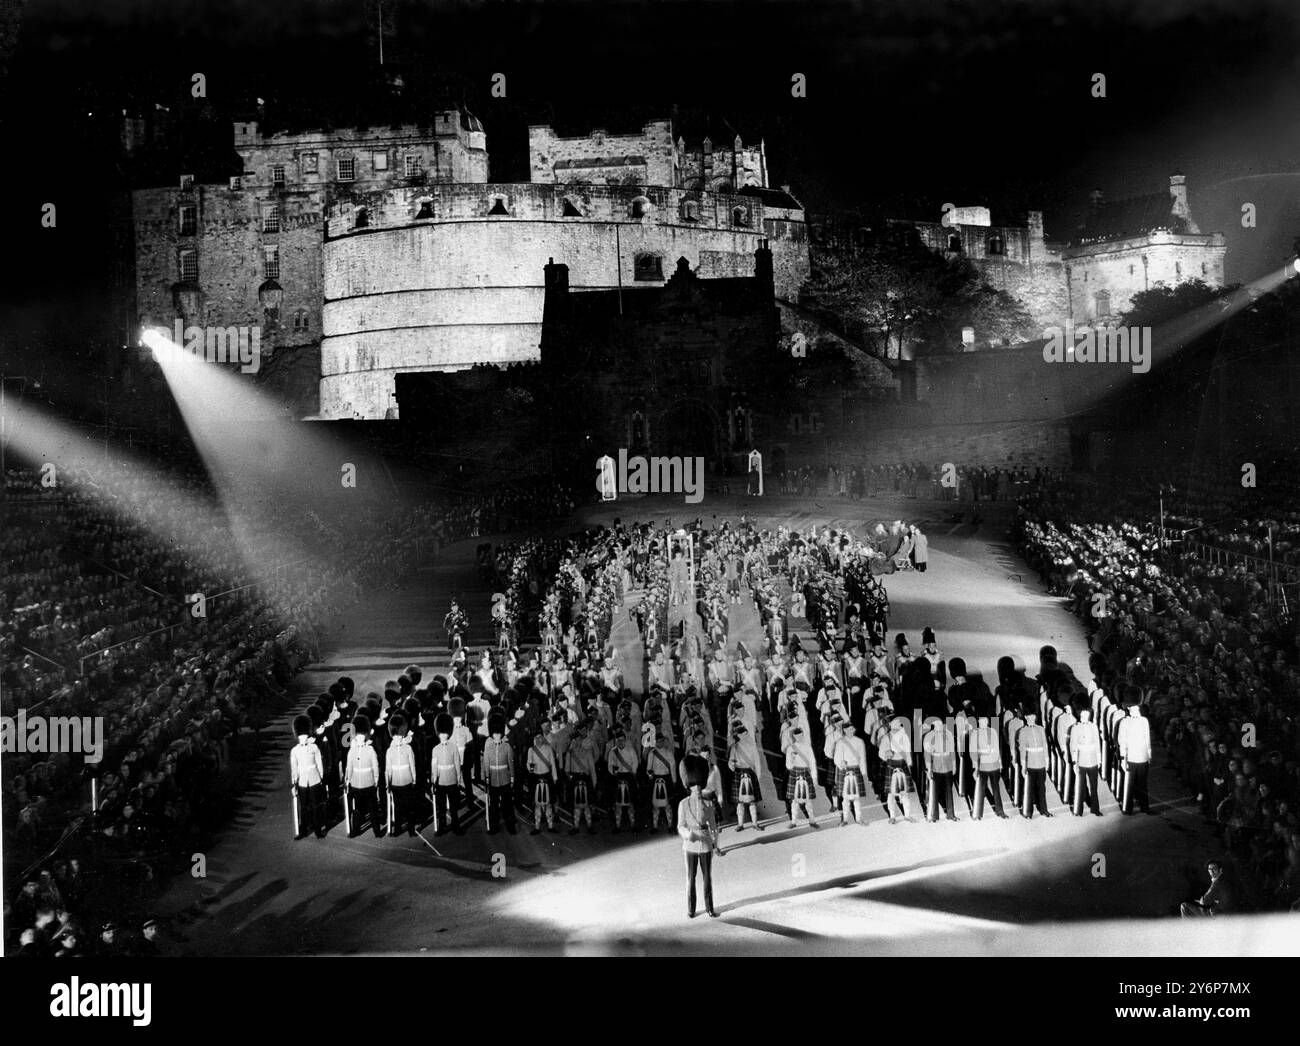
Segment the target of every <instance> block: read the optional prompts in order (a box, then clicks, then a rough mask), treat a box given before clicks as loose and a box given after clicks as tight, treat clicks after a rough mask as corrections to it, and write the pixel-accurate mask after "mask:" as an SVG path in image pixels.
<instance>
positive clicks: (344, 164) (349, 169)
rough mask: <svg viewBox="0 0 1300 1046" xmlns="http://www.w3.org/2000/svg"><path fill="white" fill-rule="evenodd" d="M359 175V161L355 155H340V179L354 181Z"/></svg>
mask: <svg viewBox="0 0 1300 1046" xmlns="http://www.w3.org/2000/svg"><path fill="white" fill-rule="evenodd" d="M356 176H357V161H356V157H354V156H340V157H339V181H341V182H350V181H354V180H355V179H356Z"/></svg>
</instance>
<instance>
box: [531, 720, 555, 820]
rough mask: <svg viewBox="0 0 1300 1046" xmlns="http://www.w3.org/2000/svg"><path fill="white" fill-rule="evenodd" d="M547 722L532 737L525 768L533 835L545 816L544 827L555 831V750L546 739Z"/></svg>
mask: <svg viewBox="0 0 1300 1046" xmlns="http://www.w3.org/2000/svg"><path fill="white" fill-rule="evenodd" d="M547 727H548V724H547V723H545V722H543V723H542V731H541V733H539V734H538V735H537V736H536V737H534V738H533V743H532V746H531V747H530V748H529V749H528V761H527V770H528V775H529V779H530V780H531V782H532V786H533V831H532V834H533V835H539V834H540V833H541V831H542V817H543V815H544V816H545V817H546V827H547V828H548V829H550V830H551V831H552V832H553V831H555V787H556V781H555V750H554V749H553V748H552V747H551V743H550V741H549V740H548V739H547V734H548V729H547Z"/></svg>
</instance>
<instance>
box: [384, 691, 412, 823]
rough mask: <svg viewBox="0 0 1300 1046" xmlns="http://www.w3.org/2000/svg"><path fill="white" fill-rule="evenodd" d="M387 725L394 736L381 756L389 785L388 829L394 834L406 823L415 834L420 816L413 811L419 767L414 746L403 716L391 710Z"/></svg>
mask: <svg viewBox="0 0 1300 1046" xmlns="http://www.w3.org/2000/svg"><path fill="white" fill-rule="evenodd" d="M388 729H389V730H390V731H391V733H392V738H393V740H392V743H391V744H389V746H388V757H387V758H386V759H385V760H384V782H385V784H387V786H388V809H389V812H390V814H391V817H390V818H389V824H388V831H389V833H390V834H391V835H394V836H396V835H397V834H398V833H399V832H401V830H402V828H403V827H405V828H406V829H407V833H408V834H409V835H415V826H416V822H417V820H418V819H419V818H418V815H417V814H416V812H415V811H416V802H417V800H418V789H417V788H416V781H417V779H418V778H419V769H418V764H417V763H416V759H415V749H414V748H412V747H411V737H410V730H409V728H408V726H407V722H406V716H404V715H403V714H402V713H401V712H394V713H393V714H392V715H391V716H390V717H389V719H388Z"/></svg>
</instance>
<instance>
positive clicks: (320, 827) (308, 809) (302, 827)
mask: <svg viewBox="0 0 1300 1046" xmlns="http://www.w3.org/2000/svg"><path fill="white" fill-rule="evenodd" d="M293 732H294V733H295V734H297V735H298V743H297V744H296V745H294V746H293V748H291V749H290V750H289V776H290V778H291V779H292V781H293V802H294V812H293V828H294V836H293V837H294V839H304V838H306V836H307V833H308V832H315V833H316V838H317V839H323V838H324V837H325V828H326V825H325V763H324V760H323V759H322V758H321V751H320V748H319V747H318V745H317V744H316V742H315V740H314V739H313V736H312V734H313V731H312V725H311V719H310V717H308V716H305V715H300V716H295V717H294V720H293Z"/></svg>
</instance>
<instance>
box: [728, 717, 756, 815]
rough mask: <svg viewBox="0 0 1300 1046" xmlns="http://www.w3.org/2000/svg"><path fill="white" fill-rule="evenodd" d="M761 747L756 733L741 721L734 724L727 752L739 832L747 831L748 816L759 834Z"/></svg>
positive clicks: (734, 721)
mask: <svg viewBox="0 0 1300 1046" xmlns="http://www.w3.org/2000/svg"><path fill="white" fill-rule="evenodd" d="M759 758H760V757H759V753H758V745H757V743H756V742H755V740H754V735H753V733H752V732H751V731H750V730H749V729H748V727H746V726H745V723H744V722H743V721H741V720H738V719H733V720H732V722H731V744H730V747H729V748H728V749H727V767H728V768H729V769H730V770H731V802H732V803H733V805H734V806H735V807H736V831H738V832H743V831H744V830H745V814H746V813H748V814H749V819H750V822H751V823H752V824H753V826H754V827H755V828H756V829H757V830H758V831H760V832H761V831H763V826H762V825H761V824H760V823H759V820H758V804H759V803H760V802H761V801H762V798H763V796H762V793H761V792H760V790H759V787H758V766H759V763H758V761H759Z"/></svg>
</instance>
